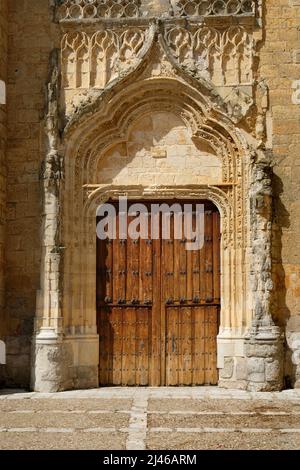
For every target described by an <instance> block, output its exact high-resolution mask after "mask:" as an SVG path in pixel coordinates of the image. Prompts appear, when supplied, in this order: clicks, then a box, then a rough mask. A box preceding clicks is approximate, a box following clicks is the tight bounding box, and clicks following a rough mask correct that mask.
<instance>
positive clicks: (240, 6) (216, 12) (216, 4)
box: [171, 0, 255, 16]
mask: <svg viewBox="0 0 300 470" xmlns="http://www.w3.org/2000/svg"><path fill="white" fill-rule="evenodd" d="M171 4H172V7H173V10H174V13H175V14H178V15H180V16H227V15H251V14H255V1H254V0H171Z"/></svg>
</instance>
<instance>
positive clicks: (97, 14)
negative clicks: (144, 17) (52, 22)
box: [57, 0, 140, 21]
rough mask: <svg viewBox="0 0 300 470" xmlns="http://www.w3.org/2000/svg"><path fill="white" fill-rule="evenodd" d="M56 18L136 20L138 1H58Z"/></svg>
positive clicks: (138, 12) (68, 19) (64, 19)
mask: <svg viewBox="0 0 300 470" xmlns="http://www.w3.org/2000/svg"><path fill="white" fill-rule="evenodd" d="M58 4H59V7H58V9H57V18H58V19H59V20H61V21H62V20H63V21H66V20H67V21H70V20H71V21H72V20H77V21H78V20H91V19H100V18H136V17H138V16H139V14H140V11H139V6H140V1H139V0H59V2H58Z"/></svg>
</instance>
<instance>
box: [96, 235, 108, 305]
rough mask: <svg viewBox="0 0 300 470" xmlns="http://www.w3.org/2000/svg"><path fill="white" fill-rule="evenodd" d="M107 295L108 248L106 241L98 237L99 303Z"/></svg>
mask: <svg viewBox="0 0 300 470" xmlns="http://www.w3.org/2000/svg"><path fill="white" fill-rule="evenodd" d="M105 296H106V249H105V241H103V240H99V238H97V305H100V304H101V302H103V300H104V299H105Z"/></svg>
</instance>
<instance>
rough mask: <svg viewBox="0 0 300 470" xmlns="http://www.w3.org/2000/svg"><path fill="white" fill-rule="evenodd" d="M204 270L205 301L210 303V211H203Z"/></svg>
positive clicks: (211, 281) (211, 265)
mask: <svg viewBox="0 0 300 470" xmlns="http://www.w3.org/2000/svg"><path fill="white" fill-rule="evenodd" d="M205 221H206V224H205V237H206V242H205V271H206V276H205V279H206V282H205V285H206V299H205V300H206V302H208V303H212V302H213V298H214V294H213V230H212V211H211V210H209V211H206V213H205Z"/></svg>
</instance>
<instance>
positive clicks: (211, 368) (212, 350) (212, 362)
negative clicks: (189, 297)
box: [207, 307, 218, 385]
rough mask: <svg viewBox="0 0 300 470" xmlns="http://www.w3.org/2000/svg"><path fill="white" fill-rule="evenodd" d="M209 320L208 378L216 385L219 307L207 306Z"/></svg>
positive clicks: (210, 382)
mask: <svg viewBox="0 0 300 470" xmlns="http://www.w3.org/2000/svg"><path fill="white" fill-rule="evenodd" d="M207 321H208V325H207V326H208V341H207V352H208V360H207V369H208V375H207V380H208V383H209V384H211V385H216V384H217V382H218V374H217V357H216V356H217V355H216V349H217V334H218V328H217V326H218V307H207Z"/></svg>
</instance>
